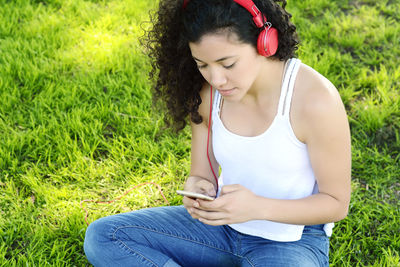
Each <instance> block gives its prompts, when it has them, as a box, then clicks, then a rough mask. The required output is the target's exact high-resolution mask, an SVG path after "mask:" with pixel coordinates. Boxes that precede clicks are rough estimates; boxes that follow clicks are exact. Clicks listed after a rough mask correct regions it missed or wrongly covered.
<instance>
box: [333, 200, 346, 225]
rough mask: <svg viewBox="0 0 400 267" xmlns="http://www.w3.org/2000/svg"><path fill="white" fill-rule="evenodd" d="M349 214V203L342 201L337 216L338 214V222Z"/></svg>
mask: <svg viewBox="0 0 400 267" xmlns="http://www.w3.org/2000/svg"><path fill="white" fill-rule="evenodd" d="M348 214H349V203H348V202H346V203H342V204H341V205H340V207H339V209H338V212H337V216H336V218H335V219H336V220H335V221H336V222H337V221H341V220H343V219H345V218H346V217H347V215H348Z"/></svg>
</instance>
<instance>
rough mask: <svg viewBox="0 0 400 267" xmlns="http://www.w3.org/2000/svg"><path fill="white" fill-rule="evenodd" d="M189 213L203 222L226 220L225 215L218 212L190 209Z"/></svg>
mask: <svg viewBox="0 0 400 267" xmlns="http://www.w3.org/2000/svg"><path fill="white" fill-rule="evenodd" d="M191 212H192V214H193V215H194V216H196V217H198V218H199V219H200V218H201V219H205V220H220V219H224V218H226V216H225V213H223V212H218V211H205V210H201V209H196V208H192V209H191Z"/></svg>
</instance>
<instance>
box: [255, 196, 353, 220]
mask: <svg viewBox="0 0 400 267" xmlns="http://www.w3.org/2000/svg"><path fill="white" fill-rule="evenodd" d="M257 205H258V211H259V212H260V214H259V215H260V217H259V218H258V219H261V220H269V221H275V222H281V223H288V224H299V225H314V224H323V223H328V222H336V221H339V220H341V219H343V218H345V217H346V216H347V211H348V204H347V203H343V202H341V201H340V200H338V199H335V198H334V197H332V196H330V195H327V194H323V193H319V194H315V195H312V196H309V197H306V198H302V199H294V200H281V199H269V198H263V197H259V198H258V201H257Z"/></svg>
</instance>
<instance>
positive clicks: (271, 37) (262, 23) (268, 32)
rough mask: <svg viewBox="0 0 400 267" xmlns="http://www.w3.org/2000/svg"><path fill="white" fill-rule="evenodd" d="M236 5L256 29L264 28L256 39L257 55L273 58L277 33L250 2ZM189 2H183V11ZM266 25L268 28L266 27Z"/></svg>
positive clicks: (249, 0)
mask: <svg viewBox="0 0 400 267" xmlns="http://www.w3.org/2000/svg"><path fill="white" fill-rule="evenodd" d="M233 1H234V2H235V3H236V4H238V5H240V6H241V7H243V8H245V9H246V10H247V11H248V12H249V13H250V14H251V15H252V17H253V22H254V23H255V24H256V26H257V27H258V28H264V29H263V30H262V31H261V33H260V34H259V36H258V39H257V50H258V52H259V54H261V55H263V56H265V57H270V56H273V55H274V54H275V53H276V51H277V49H278V31H277V30H276V29H275V28H273V27H272V24H271V23H270V22H268V20H267V18H266V17H265V15H264V14H263V13H261V11H260V10H259V9H258V7H257V6H256V5H255V4H254V2H253V1H252V0H233ZM188 3H189V0H183V7H182V8H183V9H185V8H186V6H187V4H188ZM266 25H267V26H268V27H266Z"/></svg>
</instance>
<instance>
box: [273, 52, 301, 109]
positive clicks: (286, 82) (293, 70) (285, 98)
mask: <svg viewBox="0 0 400 267" xmlns="http://www.w3.org/2000/svg"><path fill="white" fill-rule="evenodd" d="M300 63H301V60H300V59H297V58H291V59H289V62H288V63H287V64H288V67H287V68H286V72H285V76H284V79H283V83H282V88H281V95H280V98H279V105H278V115H279V116H285V117H286V116H289V113H290V106H291V103H292V95H293V88H294V84H295V81H296V76H297V72H298V71H299V67H300Z"/></svg>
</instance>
